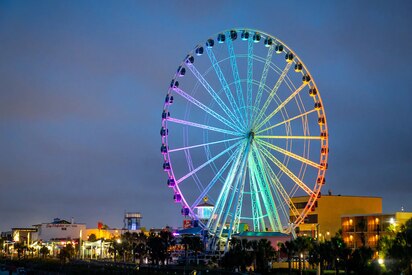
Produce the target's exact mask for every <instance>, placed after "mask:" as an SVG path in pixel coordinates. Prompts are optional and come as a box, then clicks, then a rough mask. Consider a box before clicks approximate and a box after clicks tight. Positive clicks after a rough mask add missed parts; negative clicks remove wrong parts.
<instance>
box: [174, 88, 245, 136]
mask: <svg viewBox="0 0 412 275" xmlns="http://www.w3.org/2000/svg"><path fill="white" fill-rule="evenodd" d="M173 90H174V91H175V92H176V93H178V94H179V95H180V96H182V97H183V98H185V99H186V100H188V101H189V102H191V103H193V104H194V105H196V106H197V107H199V108H200V109H202V110H203V111H205V112H206V113H208V114H210V115H211V116H213V117H214V118H216V119H217V120H219V121H220V122H222V123H223V124H225V125H226V126H228V127H230V128H232V129H233V130H235V131H239V127H237V126H236V125H235V124H233V123H232V122H230V121H228V120H227V119H225V118H224V117H222V116H221V115H219V114H218V113H216V112H215V111H213V110H212V109H210V108H209V107H207V106H206V105H204V104H203V103H202V102H200V101H198V100H197V99H195V98H194V97H192V96H191V95H189V94H188V93H186V92H185V91H183V90H181V89H179V88H175V89H173Z"/></svg>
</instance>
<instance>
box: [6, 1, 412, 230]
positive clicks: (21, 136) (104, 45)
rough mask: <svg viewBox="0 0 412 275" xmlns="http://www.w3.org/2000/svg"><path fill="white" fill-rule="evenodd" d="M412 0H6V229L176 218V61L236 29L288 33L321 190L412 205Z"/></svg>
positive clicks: (391, 206) (157, 222) (177, 221)
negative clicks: (303, 86)
mask: <svg viewBox="0 0 412 275" xmlns="http://www.w3.org/2000/svg"><path fill="white" fill-rule="evenodd" d="M411 10H412V3H411V2H410V1H394V2H389V1H361V2H360V1H310V2H306V1H284V2H279V1H277V3H275V1H196V2H193V1H4V0H3V1H0V152H1V154H0V186H1V192H0V230H2V231H4V230H8V229H9V228H10V227H17V226H28V225H32V224H36V223H39V222H46V221H49V220H51V219H52V218H54V217H61V218H70V217H74V218H75V220H77V221H79V222H87V224H88V225H89V226H94V225H95V224H96V223H97V221H99V220H102V221H103V222H105V223H107V224H108V225H109V226H113V227H114V226H121V225H122V216H123V212H124V211H125V210H127V211H140V212H141V213H142V214H143V225H144V226H147V227H160V226H164V225H166V224H168V225H172V226H178V225H181V215H180V207H179V206H178V205H175V204H174V203H173V202H172V199H171V196H172V194H171V192H170V190H169V189H168V188H167V187H166V186H165V183H164V182H165V175H164V174H163V173H162V172H161V169H160V167H161V163H162V158H161V155H160V154H159V144H160V138H159V127H160V113H161V111H162V103H163V99H164V95H165V93H166V92H167V88H168V85H169V82H170V78H171V77H172V76H173V74H174V72H175V69H176V67H177V65H178V64H179V63H180V62H181V60H182V59H183V58H184V56H185V55H186V53H187V52H189V51H190V50H191V49H193V47H194V46H196V45H197V44H198V43H199V42H204V41H205V40H206V39H207V38H209V37H210V36H212V35H214V34H215V33H218V32H219V31H221V30H225V29H229V28H233V27H248V28H254V29H259V30H262V31H265V32H267V33H269V34H272V35H274V36H276V37H279V38H280V39H281V40H283V41H284V42H286V43H287V44H288V45H289V46H290V47H291V48H292V49H293V50H294V51H295V52H297V53H298V54H299V56H300V57H301V58H302V60H304V62H305V64H306V65H307V66H308V68H309V70H310V72H311V74H312V75H313V77H314V78H315V79H316V83H317V85H318V88H319V90H320V92H321V94H322V99H323V101H324V105H325V110H326V114H327V119H328V124H329V131H330V161H329V167H330V169H329V170H328V173H327V178H328V180H327V185H326V186H325V187H324V188H325V191H324V193H326V191H327V190H328V189H331V190H332V192H333V193H334V194H342V195H370V196H381V197H383V208H384V211H385V212H393V211H398V210H400V208H401V206H403V207H404V208H405V211H411V212H412V200H410V198H411V197H412V184H411V180H410V170H411V168H412V143H411V140H412V126H411V125H412V121H411V117H412V108H411V102H412V91H411V88H410V87H411V85H410V79H411V78H410V69H409V66H410V64H412V54H411V49H412V34H411V32H410V27H411V26H412V17H411V16H410V11H411Z"/></svg>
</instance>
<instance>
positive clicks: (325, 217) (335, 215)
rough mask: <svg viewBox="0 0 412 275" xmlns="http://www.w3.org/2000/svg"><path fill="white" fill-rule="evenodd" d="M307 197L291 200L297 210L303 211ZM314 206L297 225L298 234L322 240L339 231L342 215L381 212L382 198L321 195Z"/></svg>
mask: <svg viewBox="0 0 412 275" xmlns="http://www.w3.org/2000/svg"><path fill="white" fill-rule="evenodd" d="M308 199H309V197H308V196H302V197H294V198H292V202H293V203H294V204H295V206H296V208H297V209H298V210H299V211H303V209H304V208H305V207H306V204H307V202H308ZM314 206H315V207H313V208H312V211H311V212H310V213H309V214H308V215H307V217H306V218H305V221H304V223H303V224H301V225H299V234H301V235H307V236H312V237H314V238H315V237H319V239H320V240H322V239H328V238H330V237H331V236H334V235H335V233H336V232H338V231H339V229H340V228H341V227H342V223H341V216H343V215H355V214H357V215H359V214H372V213H382V198H381V197H363V196H341V195H322V196H321V197H320V198H319V199H318V200H317V201H316V202H315V205H314ZM291 222H293V220H291Z"/></svg>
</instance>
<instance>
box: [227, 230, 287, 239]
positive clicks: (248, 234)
mask: <svg viewBox="0 0 412 275" xmlns="http://www.w3.org/2000/svg"><path fill="white" fill-rule="evenodd" d="M233 236H234V237H236V236H238V237H262V238H268V237H289V236H290V235H288V234H285V233H281V232H254V231H244V232H242V233H239V234H235V235H233Z"/></svg>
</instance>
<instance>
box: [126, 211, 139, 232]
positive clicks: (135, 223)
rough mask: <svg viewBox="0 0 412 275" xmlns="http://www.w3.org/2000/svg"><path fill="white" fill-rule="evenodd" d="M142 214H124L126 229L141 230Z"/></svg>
mask: <svg viewBox="0 0 412 275" xmlns="http://www.w3.org/2000/svg"><path fill="white" fill-rule="evenodd" d="M141 220H142V214H140V212H126V213H124V229H126V230H140V226H141Z"/></svg>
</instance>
